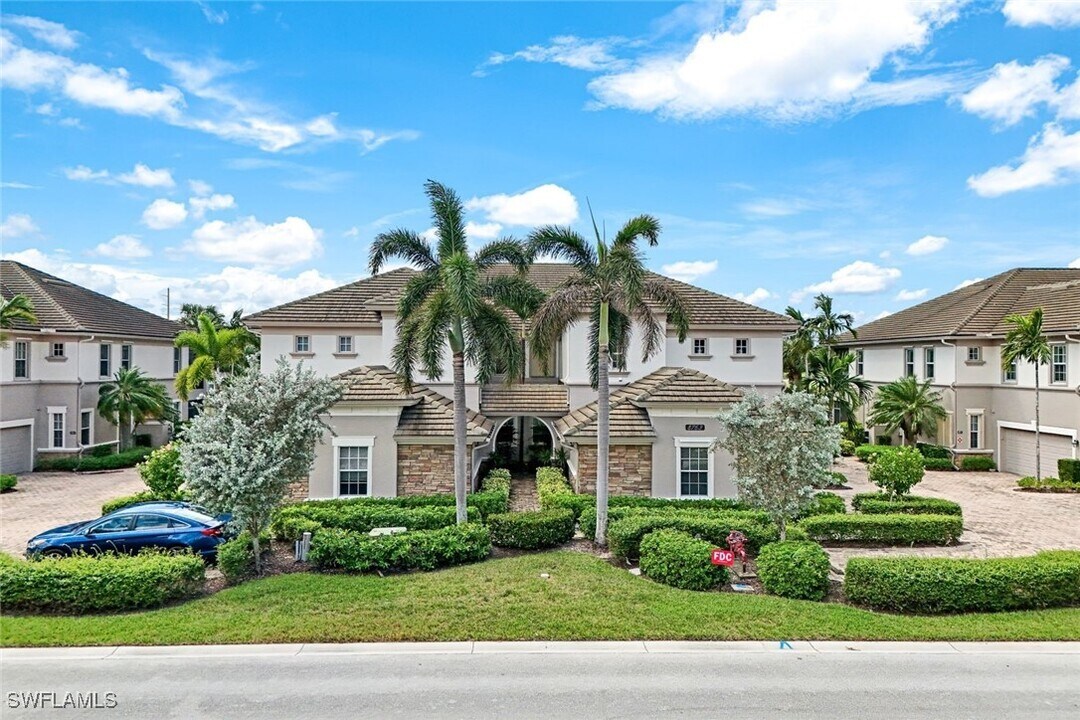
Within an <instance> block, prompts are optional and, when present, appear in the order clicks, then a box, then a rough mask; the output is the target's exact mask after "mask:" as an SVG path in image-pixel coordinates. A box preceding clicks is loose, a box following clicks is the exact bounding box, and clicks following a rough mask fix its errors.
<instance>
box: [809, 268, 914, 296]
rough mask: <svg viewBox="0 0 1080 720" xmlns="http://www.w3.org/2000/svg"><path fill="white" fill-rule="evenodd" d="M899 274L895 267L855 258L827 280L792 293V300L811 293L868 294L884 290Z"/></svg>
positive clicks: (889, 286)
mask: <svg viewBox="0 0 1080 720" xmlns="http://www.w3.org/2000/svg"><path fill="white" fill-rule="evenodd" d="M900 275H901V273H900V270H899V269H897V268H888V267H881V266H880V265H875V264H874V263H872V262H866V261H865V260H856V261H855V262H853V263H851V264H850V265H845V266H844V267H842V268H840V269H839V270H837V271H836V272H834V273H833V274H832V277H831V278H829V279H828V280H826V281H824V282H819V283H816V284H814V285H808V286H807V287H805V288H803V289H802V290H799V291H797V292H795V293H793V294H792V302H796V303H798V302H802V299H803V298H805V297H806V296H807V295H810V294H812V293H826V294H831V293H837V294H853V295H870V294H873V293H879V292H884V291H886V290H888V289H889V288H891V287H892V286H893V285H894V284H895V283H896V281H897V280H898V279H899V278H900Z"/></svg>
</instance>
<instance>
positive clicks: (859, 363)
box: [855, 350, 866, 376]
mask: <svg viewBox="0 0 1080 720" xmlns="http://www.w3.org/2000/svg"><path fill="white" fill-rule="evenodd" d="M865 362H866V361H865V355H864V353H863V351H862V350H856V351H855V374H856V375H860V376H861V375H865V374H866V364H865Z"/></svg>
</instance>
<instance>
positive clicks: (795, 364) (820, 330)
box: [784, 293, 858, 389]
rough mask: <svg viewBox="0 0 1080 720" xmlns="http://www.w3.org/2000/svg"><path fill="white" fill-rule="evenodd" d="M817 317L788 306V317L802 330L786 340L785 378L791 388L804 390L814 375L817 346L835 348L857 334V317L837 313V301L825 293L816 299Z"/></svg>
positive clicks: (786, 311)
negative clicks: (844, 336) (812, 359)
mask: <svg viewBox="0 0 1080 720" xmlns="http://www.w3.org/2000/svg"><path fill="white" fill-rule="evenodd" d="M814 309H815V310H817V311H818V312H817V314H816V315H813V316H810V317H807V316H805V315H803V313H802V311H800V310H797V309H795V308H794V307H792V306H790V305H789V306H788V307H787V308H786V309H785V310H784V314H785V315H787V316H788V317H790V318H791V319H792V320H794V321H795V322H796V323H798V325H799V327H798V329H797V330H796V331H795V332H794V333H793V334H792V335H791V336H790V337H789V338H788V339H787V340H785V341H784V377H785V378H786V379H787V383H788V388H789V389H796V388H799V387H802V386H803V384H804V380H805V379H806V376H807V375H809V374H810V353H811V352H812V351H813V350H814V348H816V347H821V346H824V347H831V346H832V345H833V344H834V343H835V342H836V338H838V337H839V336H840V335H841V334H843V333H845V332H850V333H851V336H852V338H857V337H858V333H856V332H855V328H854V325H855V317H854V316H853V315H852V314H851V313H837V312H835V311H834V310H833V299H832V298H831V297H829V296H828V295H825V294H824V293H822V294H820V295H818V296H817V297H815V298H814Z"/></svg>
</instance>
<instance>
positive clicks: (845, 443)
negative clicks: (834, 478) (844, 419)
mask: <svg viewBox="0 0 1080 720" xmlns="http://www.w3.org/2000/svg"><path fill="white" fill-rule="evenodd" d="M855 447H856V445H855V443H854V442H852V441H851V440H841V441H840V454H841V455H843V456H844V457H851V456H852V455H854V454H855Z"/></svg>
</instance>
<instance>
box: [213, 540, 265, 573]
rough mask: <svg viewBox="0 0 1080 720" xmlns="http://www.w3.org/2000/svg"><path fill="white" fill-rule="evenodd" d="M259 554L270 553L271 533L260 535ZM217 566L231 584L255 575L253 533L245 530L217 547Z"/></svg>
mask: <svg viewBox="0 0 1080 720" xmlns="http://www.w3.org/2000/svg"><path fill="white" fill-rule="evenodd" d="M259 554H260V555H261V556H263V558H266V557H267V556H268V555H269V554H270V535H269V534H268V533H267V534H264V535H260V536H259ZM217 566H218V570H220V571H221V574H222V575H224V576H225V580H226V581H227V582H228V583H229V584H230V585H235V584H237V583H240V582H243V581H244V580H247V579H248V578H250V577H253V576H254V575H255V552H254V550H253V548H252V547H251V533H249V532H248V531H247V530H244V531H243V532H242V533H240V534H239V535H237V536H236V537H235V538H233V539H232V540H229V541H228V542H223V543H221V544H220V545H218V547H217Z"/></svg>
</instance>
